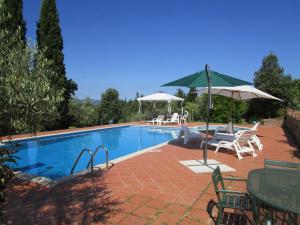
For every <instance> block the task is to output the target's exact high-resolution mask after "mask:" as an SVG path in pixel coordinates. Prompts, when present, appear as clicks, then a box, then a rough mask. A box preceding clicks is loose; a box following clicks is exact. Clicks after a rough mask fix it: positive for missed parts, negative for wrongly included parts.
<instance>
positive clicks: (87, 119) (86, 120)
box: [69, 98, 98, 127]
mask: <svg viewBox="0 0 300 225" xmlns="http://www.w3.org/2000/svg"><path fill="white" fill-rule="evenodd" d="M69 116H70V117H72V118H73V119H72V121H73V123H72V124H71V125H72V126H74V127H88V126H95V125H98V106H97V105H96V104H95V103H93V102H92V100H91V99H90V98H86V99H85V100H83V101H80V100H78V99H72V100H71V101H70V111H69Z"/></svg>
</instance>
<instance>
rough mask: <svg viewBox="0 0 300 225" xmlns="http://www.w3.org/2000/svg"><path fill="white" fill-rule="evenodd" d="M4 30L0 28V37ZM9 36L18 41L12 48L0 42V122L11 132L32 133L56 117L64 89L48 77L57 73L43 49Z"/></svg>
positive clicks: (41, 128)
mask: <svg viewBox="0 0 300 225" xmlns="http://www.w3.org/2000/svg"><path fill="white" fill-rule="evenodd" d="M5 32H6V31H2V32H0V39H1V37H2V34H4V33H5ZM4 36H5V34H4ZM11 38H14V39H15V43H17V44H16V45H15V46H14V47H13V48H9V47H7V46H5V45H2V44H1V45H0V74H1V76H0V78H1V79H0V87H1V94H3V96H1V97H2V98H3V101H2V100H1V102H0V106H1V112H0V118H1V121H2V123H1V125H2V126H4V127H3V128H4V129H7V128H8V127H5V124H10V125H11V126H10V127H9V129H13V130H10V131H9V132H10V133H14V132H17V133H22V132H31V133H34V134H35V133H36V132H37V131H39V130H43V129H44V128H45V124H47V123H48V122H49V121H53V120H52V119H53V118H55V117H56V115H57V105H58V103H59V102H60V101H61V99H62V98H61V96H62V92H63V89H57V87H55V86H53V85H52V84H51V82H50V81H49V80H50V79H51V78H52V77H54V76H56V74H55V73H54V72H53V70H52V62H51V61H49V60H47V59H45V57H44V55H43V52H41V51H38V50H37V48H36V47H35V46H33V47H30V46H28V45H26V46H25V47H24V44H23V43H22V41H21V40H20V39H18V35H16V36H15V37H13V36H12V37H11ZM1 130H2V129H1Z"/></svg>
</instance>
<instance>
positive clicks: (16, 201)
mask: <svg viewBox="0 0 300 225" xmlns="http://www.w3.org/2000/svg"><path fill="white" fill-rule="evenodd" d="M104 177H105V176H102V174H101V173H95V174H94V175H93V176H92V177H91V175H89V174H87V175H82V176H78V177H76V178H74V179H72V180H71V181H68V182H64V183H60V184H58V185H56V186H54V187H53V188H49V189H47V188H45V187H43V186H40V185H35V184H33V183H29V182H24V181H22V182H21V181H19V180H17V179H15V181H14V184H13V185H14V186H13V187H12V189H10V192H9V193H8V195H9V196H8V198H9V199H10V201H9V202H8V204H7V219H8V224H73V223H76V224H90V223H92V222H99V221H105V220H106V218H108V217H110V216H113V215H114V214H118V213H119V212H118V211H117V210H115V206H116V205H118V204H120V202H118V201H116V200H112V199H111V198H110V190H109V188H108V186H107V185H106V183H105V178H104ZM24 190H27V191H24Z"/></svg>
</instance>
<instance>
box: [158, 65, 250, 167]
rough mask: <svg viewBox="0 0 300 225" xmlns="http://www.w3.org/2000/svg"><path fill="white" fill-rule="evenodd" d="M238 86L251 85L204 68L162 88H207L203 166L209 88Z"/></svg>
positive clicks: (205, 161) (208, 111) (209, 95)
mask: <svg viewBox="0 0 300 225" xmlns="http://www.w3.org/2000/svg"><path fill="white" fill-rule="evenodd" d="M239 85H252V83H250V82H248V81H244V80H241V79H237V78H234V77H231V76H228V75H225V74H221V73H218V72H215V71H212V70H209V66H208V65H206V66H205V70H203V71H201V72H199V73H194V74H192V75H190V76H186V77H183V78H181V79H178V80H175V81H172V82H169V83H166V84H164V85H162V86H180V87H189V88H192V87H196V88H197V87H207V88H208V101H207V118H206V138H205V140H206V141H205V142H206V144H205V149H204V151H203V159H204V164H205V165H207V143H208V126H209V117H210V115H209V114H210V110H211V108H212V103H211V92H210V90H211V86H215V87H216V86H225V87H233V86H239Z"/></svg>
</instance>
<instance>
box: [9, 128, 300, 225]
mask: <svg viewBox="0 0 300 225" xmlns="http://www.w3.org/2000/svg"><path fill="white" fill-rule="evenodd" d="M259 136H260V139H261V141H262V142H263V144H264V149H263V151H260V152H258V157H256V158H253V157H252V156H245V157H244V159H243V160H238V159H237V158H236V157H235V155H233V154H228V152H225V151H223V152H219V153H218V154H215V153H214V152H213V151H209V153H208V157H209V158H210V159H216V160H218V161H220V162H223V163H226V164H227V165H229V166H230V167H233V168H235V169H236V172H231V173H227V174H226V175H233V176H243V177H247V174H248V171H250V170H252V169H254V168H259V167H262V166H263V160H264V158H270V159H278V160H286V161H295V162H299V157H300V154H299V151H297V149H296V147H294V145H293V143H291V142H290V141H289V140H287V137H286V135H285V133H284V131H283V130H282V129H281V128H280V127H279V126H270V125H269V126H261V127H260V128H259ZM191 159H202V152H201V151H200V150H199V149H197V146H195V147H193V148H185V147H182V146H178V145H172V144H169V145H166V146H163V147H160V148H159V151H157V149H156V150H153V151H149V152H146V153H144V154H142V155H139V156H136V157H134V158H131V159H128V160H125V161H122V162H120V163H118V164H116V165H114V166H113V167H112V168H111V169H109V170H107V171H106V170H104V171H99V172H98V171H97V173H95V174H94V175H93V176H91V175H88V174H87V175H82V176H78V177H76V178H74V179H72V180H70V181H67V182H64V183H61V184H58V185H56V186H54V187H52V188H46V187H44V186H41V185H37V184H34V183H30V182H25V181H21V180H17V179H15V180H14V184H13V185H12V187H11V188H10V190H9V193H8V201H7V212H6V217H7V219H8V221H9V224H48V225H50V224H120V225H123V224H132V225H135V224H136V225H138V224H149V225H150V224H151V225H152V224H170V225H171V224H214V222H213V220H212V219H211V217H210V215H209V214H208V212H207V208H210V206H212V205H213V200H215V193H214V190H213V187H212V185H211V174H196V173H193V172H192V171H190V170H189V169H187V168H185V167H184V166H183V165H182V164H180V163H179V162H178V161H180V160H191ZM228 185H229V186H231V187H232V188H236V189H239V190H240V189H245V185H237V184H232V183H229V184H228ZM213 214H215V210H213ZM236 215H237V214H232V215H230V214H228V218H229V219H230V220H235V219H236V218H232V216H236ZM244 222H245V223H247V222H246V221H244ZM238 223H240V222H238Z"/></svg>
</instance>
